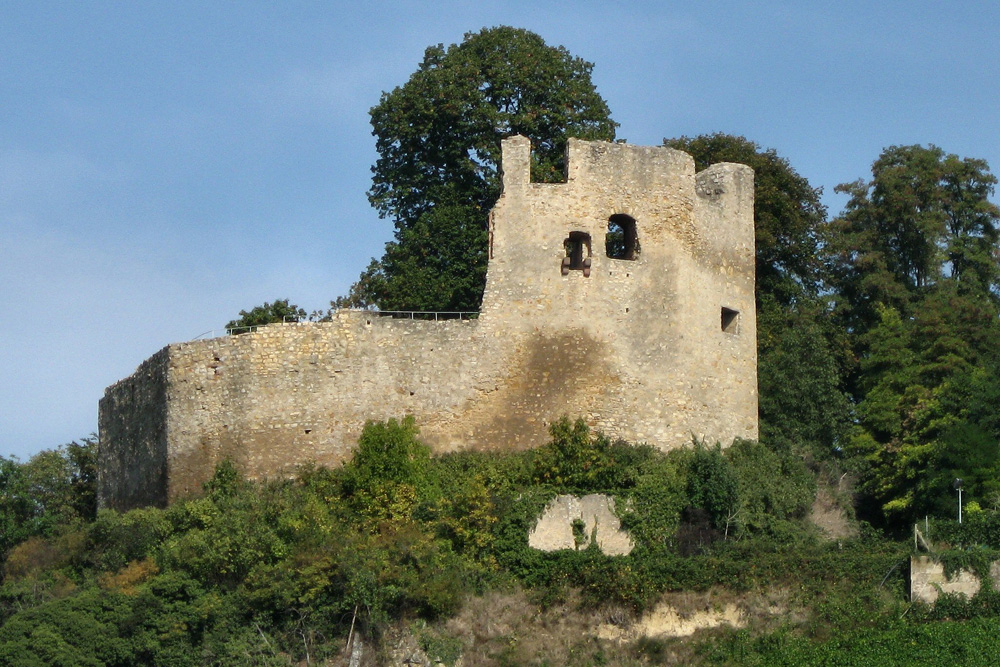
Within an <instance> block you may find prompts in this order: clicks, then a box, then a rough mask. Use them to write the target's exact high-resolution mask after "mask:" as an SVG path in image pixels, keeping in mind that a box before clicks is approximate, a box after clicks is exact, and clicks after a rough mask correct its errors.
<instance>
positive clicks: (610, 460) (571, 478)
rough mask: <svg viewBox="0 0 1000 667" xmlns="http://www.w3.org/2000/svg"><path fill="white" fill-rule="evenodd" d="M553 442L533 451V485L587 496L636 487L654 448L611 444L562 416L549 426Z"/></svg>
mask: <svg viewBox="0 0 1000 667" xmlns="http://www.w3.org/2000/svg"><path fill="white" fill-rule="evenodd" d="M549 435H551V436H552V440H551V441H550V442H549V443H548V444H546V445H544V446H542V447H540V448H538V449H537V450H535V453H534V456H533V458H532V468H533V473H532V477H533V479H534V481H535V483H536V484H551V485H552V486H554V487H556V488H557V489H561V490H566V491H574V492H581V493H590V492H595V491H608V490H612V489H614V490H623V489H629V488H632V487H633V486H635V484H636V481H637V475H638V470H639V467H640V466H641V465H642V464H643V463H644V462H645V461H646V460H648V459H649V458H650V457H651V456H653V449H652V448H650V447H646V446H638V447H637V446H632V445H629V444H628V443H625V442H616V443H612V442H611V441H610V440H609V439H608V438H607V437H605V436H604V435H603V434H600V433H598V434H596V435H593V436H592V435H591V433H590V428H589V427H588V426H587V424H586V422H584V421H583V420H582V419H577V420H576V421H575V422H571V421H570V419H569V417H565V416H564V417H562V418H561V419H559V421H556V422H554V423H553V424H552V425H551V426H550V427H549Z"/></svg>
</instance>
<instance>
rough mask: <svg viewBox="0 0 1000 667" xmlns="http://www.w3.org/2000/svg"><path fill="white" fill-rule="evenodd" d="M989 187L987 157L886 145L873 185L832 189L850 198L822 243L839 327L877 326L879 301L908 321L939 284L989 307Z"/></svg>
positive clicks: (994, 232) (994, 275) (993, 284)
mask: <svg viewBox="0 0 1000 667" xmlns="http://www.w3.org/2000/svg"><path fill="white" fill-rule="evenodd" d="M996 182H997V179H996V177H995V176H993V174H991V173H990V171H989V167H988V165H987V164H986V162H985V161H984V160H978V159H972V158H960V157H958V156H957V155H953V154H948V153H945V152H944V151H943V150H942V149H940V148H938V147H937V146H927V147H924V146H890V147H889V148H887V149H885V150H884V151H883V152H882V155H880V156H879V158H878V159H877V160H876V161H875V163H874V164H873V165H872V178H871V180H870V181H865V180H864V179H859V180H857V181H854V182H853V183H844V184H841V185H838V186H837V191H838V192H843V193H846V194H848V195H850V197H851V198H850V200H849V201H848V203H847V206H846V208H845V210H844V212H843V214H842V215H840V216H839V217H837V218H836V219H834V220H833V221H831V223H830V225H829V226H828V228H827V230H826V233H825V245H826V248H827V252H828V253H829V261H830V267H831V280H832V283H833V287H834V288H835V291H836V293H837V295H838V303H839V306H840V311H841V314H842V316H843V318H844V322H845V324H846V325H847V326H848V327H850V328H852V329H858V330H861V329H864V328H866V327H868V326H872V325H875V324H876V323H877V322H878V319H879V314H878V308H879V305H880V304H881V305H883V306H889V307H892V308H897V309H899V310H900V312H901V313H902V314H904V315H907V316H908V315H909V314H910V313H911V310H912V307H913V306H914V304H915V303H917V302H918V301H919V300H920V299H921V298H922V296H923V295H924V294H925V293H926V291H927V290H928V289H930V288H931V287H933V286H934V285H936V284H938V283H939V282H941V281H942V280H950V281H954V283H955V284H956V285H957V286H958V287H960V288H961V290H962V291H963V292H966V293H974V294H976V295H978V296H981V297H983V298H987V299H990V300H994V301H995V300H996V298H997V291H996V290H997V287H998V286H1000V261H998V259H1000V258H998V255H997V241H998V239H1000V227H998V224H1000V208H998V207H997V206H996V205H995V204H993V203H992V202H990V201H989V199H988V197H989V196H990V195H992V194H993V189H994V186H995V185H996Z"/></svg>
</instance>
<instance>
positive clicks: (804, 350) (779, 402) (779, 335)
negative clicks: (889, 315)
mask: <svg viewBox="0 0 1000 667" xmlns="http://www.w3.org/2000/svg"><path fill="white" fill-rule="evenodd" d="M759 298H760V300H761V304H760V308H759V309H758V311H757V347H758V364H757V383H758V386H759V415H760V434H761V439H762V440H765V441H769V442H778V441H780V442H784V443H787V444H789V445H791V446H794V447H796V448H798V449H802V450H806V451H810V452H811V453H812V454H813V455H814V456H816V457H818V458H821V459H823V458H828V457H830V456H831V454H832V453H834V452H835V451H836V449H837V448H838V447H842V446H843V444H844V439H845V437H846V436H847V434H848V431H849V426H850V423H851V417H852V415H851V403H850V397H849V396H848V394H847V393H846V391H845V375H846V367H847V365H848V364H847V362H846V357H847V352H846V349H847V347H848V342H847V340H846V337H845V336H843V335H842V334H841V333H839V332H837V330H836V329H835V327H834V326H833V323H832V322H831V321H830V318H829V317H828V314H827V313H826V311H825V309H824V307H823V306H822V304H821V303H820V302H819V300H818V299H802V300H800V301H797V302H796V303H794V304H791V305H789V306H786V307H781V306H780V304H778V303H777V302H776V301H775V300H774V299H773V298H772V297H771V296H768V295H762V296H759Z"/></svg>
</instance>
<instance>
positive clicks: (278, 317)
mask: <svg viewBox="0 0 1000 667" xmlns="http://www.w3.org/2000/svg"><path fill="white" fill-rule="evenodd" d="M305 317H306V311H304V310H303V309H301V308H299V307H298V306H296V305H295V304H293V303H291V302H290V301H289V300H288V299H275V301H274V303H269V302H267V301H265V302H264V305H262V306H254V307H253V308H251V309H250V310H241V311H240V316H239V319H235V320H230V321H229V324H227V325H226V330H227V331H228V332H229V333H230V334H242V333H247V332H248V331H253V330H254V329H255V328H257V327H261V326H264V325H265V324H275V323H278V322H298V321H299V320H303V319H305Z"/></svg>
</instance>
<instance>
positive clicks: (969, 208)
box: [825, 146, 1000, 521]
mask: <svg viewBox="0 0 1000 667" xmlns="http://www.w3.org/2000/svg"><path fill="white" fill-rule="evenodd" d="M995 184H996V178H995V177H994V176H993V175H992V174H991V173H990V171H989V168H988V166H987V164H986V163H985V162H984V161H983V160H977V159H970V158H960V157H958V156H956V155H952V154H947V153H945V152H944V151H943V150H941V149H940V148H938V147H936V146H929V147H924V146H892V147H889V148H887V149H885V150H884V151H883V152H882V154H881V155H880V156H879V158H878V159H877V160H876V161H875V163H874V164H873V165H872V178H871V180H870V181H865V180H863V179H862V180H858V181H855V182H854V183H848V184H844V185H840V186H838V190H839V191H841V192H844V193H847V194H849V195H850V197H851V198H850V200H849V201H848V203H847V206H846V208H845V210H844V212H843V213H842V214H841V215H840V216H839V217H838V218H836V219H834V220H833V221H831V222H830V223H829V225H828V226H827V229H826V230H825V239H826V244H825V248H826V251H827V253H828V261H829V265H830V267H831V282H832V284H833V286H834V289H835V291H834V294H835V298H836V300H837V304H838V305H837V311H836V315H837V318H838V321H840V322H841V323H842V324H843V325H844V326H845V327H846V328H847V330H848V331H850V333H851V340H852V342H853V348H854V350H853V351H854V354H855V355H856V357H857V359H858V363H857V366H856V373H855V376H854V377H853V378H852V382H851V384H852V390H853V392H854V395H855V400H856V401H857V412H856V416H857V429H856V432H855V433H854V434H853V436H852V437H851V438H850V447H849V449H850V450H851V452H852V453H854V454H856V455H858V456H859V459H861V460H864V461H865V462H866V463H867V469H866V471H865V474H864V475H863V477H862V490H863V491H864V494H865V496H866V498H867V501H868V504H867V509H868V511H867V515H868V516H869V518H878V519H884V520H889V521H893V520H897V521H905V520H908V519H912V518H914V517H916V516H920V515H922V514H924V513H928V512H934V511H936V510H939V509H940V508H942V507H944V506H946V505H948V504H949V503H950V502H951V494H952V493H953V491H952V489H951V487H950V486H949V485H950V480H951V479H953V478H954V477H962V478H964V479H967V480H968V483H967V487H966V490H967V492H968V493H969V494H970V496H972V497H977V496H978V498H979V499H980V500H983V499H985V496H986V495H988V494H995V493H996V492H997V491H998V490H1000V489H998V485H997V484H996V483H995V482H994V481H991V480H995V478H996V475H997V474H1000V452H998V449H997V446H996V442H997V438H1000V430H998V428H997V426H996V420H994V419H991V418H989V417H988V416H987V415H986V414H985V412H984V411H983V410H982V407H983V405H984V402H983V397H985V396H989V397H990V400H993V399H994V398H995V396H996V395H997V391H998V390H997V387H1000V366H998V365H997V363H996V361H995V350H996V349H997V348H998V347H1000V323H998V322H1000V321H998V315H1000V299H998V293H997V289H998V286H1000V258H998V255H997V241H998V239H1000V208H998V207H997V206H996V205H995V204H993V203H992V202H990V201H989V199H988V197H989V196H990V195H991V194H992V193H993V188H994V185H995ZM973 386H975V387H978V388H979V389H978V390H977V391H976V392H970V390H969V388H970V387H973ZM987 412H988V411H987Z"/></svg>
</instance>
